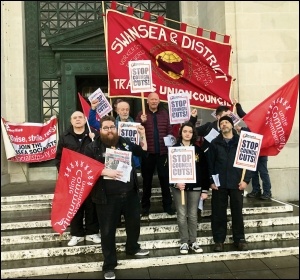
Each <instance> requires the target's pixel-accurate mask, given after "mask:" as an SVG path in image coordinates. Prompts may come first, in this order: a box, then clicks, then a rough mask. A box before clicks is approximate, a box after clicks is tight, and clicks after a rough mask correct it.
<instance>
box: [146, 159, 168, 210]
mask: <svg viewBox="0 0 300 280" xmlns="http://www.w3.org/2000/svg"><path fill="white" fill-rule="evenodd" d="M167 157H168V155H159V154H149V155H148V157H147V158H143V159H142V169H141V171H142V176H143V196H142V207H143V208H145V209H149V208H150V198H151V190H152V180H153V175H154V172H155V167H156V169H157V175H158V179H159V183H160V187H161V193H162V203H163V208H164V210H165V211H166V210H167V209H170V208H171V206H172V196H171V192H170V187H169V166H168V163H167Z"/></svg>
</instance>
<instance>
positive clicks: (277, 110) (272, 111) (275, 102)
mask: <svg viewBox="0 0 300 280" xmlns="http://www.w3.org/2000/svg"><path fill="white" fill-rule="evenodd" d="M298 95H299V74H297V75H296V76H295V77H294V78H292V79H291V80H289V81H288V82H287V83H286V84H284V85H283V86H282V87H280V88H279V89H278V90H276V91H275V92H274V93H273V94H271V95H270V96H269V97H268V98H266V99H265V100H264V101H263V102H261V103H260V104H258V105H257V106H256V107H255V108H254V109H252V110H251V111H250V112H249V113H248V114H246V116H244V117H243V120H244V122H245V123H246V125H247V126H248V128H249V129H250V130H251V131H252V132H255V133H257V134H262V135H263V136H264V138H263V141H262V146H261V149H260V155H261V156H276V155H277V154H278V153H279V152H280V151H281V150H282V149H283V147H284V146H285V144H286V143H287V141H288V139H289V137H290V134H291V131H292V127H293V123H294V118H295V112H296V108H297V100H298Z"/></svg>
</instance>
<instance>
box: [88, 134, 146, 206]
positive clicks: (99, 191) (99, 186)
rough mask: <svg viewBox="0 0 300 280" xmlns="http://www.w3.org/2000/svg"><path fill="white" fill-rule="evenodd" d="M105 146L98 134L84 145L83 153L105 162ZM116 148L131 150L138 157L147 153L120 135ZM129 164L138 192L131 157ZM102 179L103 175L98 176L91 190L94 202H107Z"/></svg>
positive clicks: (136, 188)
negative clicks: (92, 140) (93, 139)
mask: <svg viewBox="0 0 300 280" xmlns="http://www.w3.org/2000/svg"><path fill="white" fill-rule="evenodd" d="M106 148H107V147H106V146H105V145H104V144H103V143H102V142H101V139H100V136H98V137H97V138H96V139H95V141H94V142H92V143H90V144H89V145H87V146H86V148H85V150H84V154H85V155H86V156H88V157H90V158H93V159H95V160H97V161H99V162H101V163H105V151H106ZM116 149H119V150H122V151H131V152H132V155H133V156H138V157H145V156H146V155H147V151H144V150H143V149H142V147H141V146H140V145H136V144H134V143H132V142H131V141H130V140H129V139H126V138H123V137H121V136H120V137H119V141H118V143H117V145H116ZM131 165H132V171H131V179H132V178H133V181H134V189H135V190H136V191H137V192H138V179H137V175H136V171H135V167H134V164H133V160H132V159H131ZM103 180H105V179H103V176H100V177H99V179H98V180H97V182H96V183H95V185H94V187H93V189H92V191H91V196H92V200H93V202H94V203H96V204H106V202H107V198H106V193H105V188H104V184H103Z"/></svg>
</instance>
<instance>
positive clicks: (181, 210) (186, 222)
mask: <svg viewBox="0 0 300 280" xmlns="http://www.w3.org/2000/svg"><path fill="white" fill-rule="evenodd" d="M171 190H172V194H173V199H174V203H175V206H176V211H177V223H178V229H179V236H180V242H181V243H194V242H196V238H197V226H198V204H199V199H200V195H201V191H184V196H185V205H182V202H181V191H180V190H179V189H175V188H173V187H171Z"/></svg>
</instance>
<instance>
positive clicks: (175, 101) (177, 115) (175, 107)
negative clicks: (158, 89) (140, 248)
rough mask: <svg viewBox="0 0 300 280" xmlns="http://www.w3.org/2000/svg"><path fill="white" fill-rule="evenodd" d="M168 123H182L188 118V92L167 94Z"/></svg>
mask: <svg viewBox="0 0 300 280" xmlns="http://www.w3.org/2000/svg"><path fill="white" fill-rule="evenodd" d="M168 107H169V118H170V124H176V123H184V122H185V121H188V120H189V119H190V115H191V113H190V99H189V95H188V93H181V94H172V95H168Z"/></svg>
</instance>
